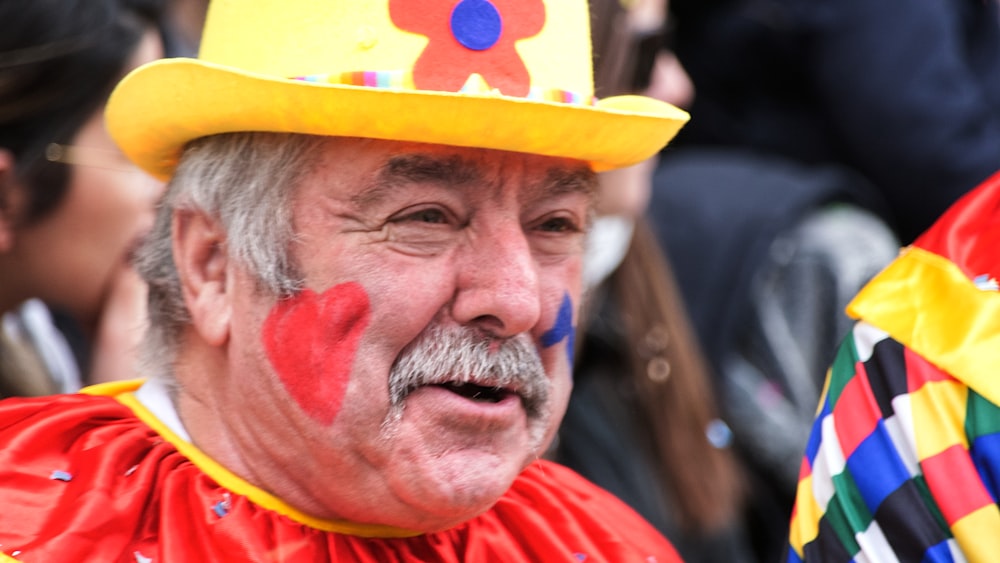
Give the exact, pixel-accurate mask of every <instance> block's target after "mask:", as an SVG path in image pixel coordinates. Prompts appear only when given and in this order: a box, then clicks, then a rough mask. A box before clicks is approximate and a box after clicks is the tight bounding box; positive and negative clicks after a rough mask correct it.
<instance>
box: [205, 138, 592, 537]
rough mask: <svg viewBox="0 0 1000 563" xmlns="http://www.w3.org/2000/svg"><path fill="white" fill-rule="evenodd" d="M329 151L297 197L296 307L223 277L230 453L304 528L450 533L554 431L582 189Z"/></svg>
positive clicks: (479, 169) (362, 150)
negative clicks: (316, 520) (236, 451)
mask: <svg viewBox="0 0 1000 563" xmlns="http://www.w3.org/2000/svg"><path fill="white" fill-rule="evenodd" d="M323 150H324V156H323V158H322V162H321V164H320V165H319V166H318V168H317V169H316V170H315V171H313V172H312V173H310V174H308V175H307V176H306V178H305V180H304V182H303V183H302V185H301V186H300V187H299V189H298V190H297V191H296V193H295V195H294V196H293V199H292V220H293V229H294V231H295V233H296V238H295V242H294V243H293V245H292V248H291V249H290V252H291V255H292V257H293V260H294V263H295V264H296V266H297V268H298V270H299V272H300V273H301V275H302V276H303V278H304V281H305V289H304V291H302V292H301V293H299V294H296V295H295V296H293V297H291V298H289V299H282V300H277V299H275V298H274V297H272V296H267V295H264V294H263V293H262V292H261V291H260V290H259V289H257V288H256V287H255V284H254V282H253V280H252V279H250V277H249V276H246V275H240V276H237V277H238V278H239V280H238V281H237V283H236V285H235V288H236V290H235V291H236V292H237V297H236V298H234V300H233V303H234V304H233V313H232V314H233V318H232V326H231V340H230V345H229V349H228V354H229V362H230V365H231V366H232V369H231V373H232V374H233V375H232V377H231V382H230V383H229V385H231V388H230V389H228V391H227V392H226V396H229V397H231V398H232V400H233V404H232V405H229V407H230V408H231V409H233V414H232V416H233V417H236V418H241V420H240V421H238V422H236V421H234V424H231V426H233V427H238V428H241V429H242V432H245V433H246V437H245V443H244V444H242V446H241V447H244V448H245V449H246V452H243V453H242V454H241V455H242V456H244V458H247V457H248V456H249V460H251V463H248V464H247V465H248V467H251V471H252V470H253V468H252V466H253V465H254V463H253V462H252V460H254V459H255V458H256V457H259V458H260V459H267V460H268V463H273V464H275V465H276V466H279V467H281V471H284V472H287V476H283V477H282V478H287V479H288V480H289V482H290V483H294V489H296V491H297V492H296V493H292V494H286V495H284V496H285V498H286V500H289V502H292V503H293V504H295V505H297V506H299V507H300V508H302V509H304V510H306V511H307V512H310V513H312V514H315V515H317V516H323V517H330V518H339V519H346V520H351V521H356V522H370V523H380V524H387V525H393V526H400V527H406V528H412V529H417V530H431V529H440V528H444V527H448V526H451V525H454V524H456V523H458V522H461V521H464V520H467V519H468V518H470V517H472V516H474V515H476V514H478V513H480V512H482V511H483V510H486V509H487V508H489V507H490V506H491V505H492V504H493V503H494V502H495V501H496V499H497V498H498V497H499V496H500V495H502V494H503V492H504V491H506V490H507V488H508V487H509V486H510V484H511V482H512V481H513V479H514V478H515V477H516V475H517V474H518V473H519V472H520V471H521V470H522V469H523V468H524V467H525V465H527V464H528V463H530V462H531V461H532V460H534V459H536V458H538V457H540V456H541V455H542V453H543V451H544V449H545V447H546V446H547V444H548V442H549V441H550V439H551V437H552V435H553V433H554V431H555V429H556V427H557V426H558V424H559V421H560V420H561V418H562V415H563V412H564V410H565V406H566V401H567V399H568V396H569V390H570V386H571V379H570V373H571V363H572V345H573V341H574V333H575V327H576V315H577V304H578V303H579V301H580V291H581V289H580V279H579V278H580V270H581V257H582V251H583V239H584V230H585V226H586V223H587V219H588V213H589V211H590V207H591V204H592V198H593V195H592V193H591V187H592V175H591V174H590V172H589V171H587V169H586V167H585V166H584V165H582V164H581V163H579V162H575V161H568V160H562V159H554V158H547V157H538V156H529V155H523V154H517V153H508V152H499V151H487V150H481V149H461V148H454V147H442V146H435V145H418V144H404V143H393V142H386V141H364V140H356V139H337V140H331V141H330V142H329V143H328V145H327V146H325V147H324V149H323ZM222 408H226V406H225V405H224V406H222ZM255 456H256V457H255ZM259 480H262V481H265V482H266V481H267V479H266V478H265V479H259ZM273 488H274V487H272V489H273ZM287 497H292V498H287Z"/></svg>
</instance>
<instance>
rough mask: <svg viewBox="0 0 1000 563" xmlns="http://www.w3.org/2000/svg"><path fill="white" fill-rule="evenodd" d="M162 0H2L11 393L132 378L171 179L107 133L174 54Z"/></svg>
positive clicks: (2, 208)
mask: <svg viewBox="0 0 1000 563" xmlns="http://www.w3.org/2000/svg"><path fill="white" fill-rule="evenodd" d="M162 12H163V7H162V2H161V1H159V0H32V1H31V2H23V1H19V0H0V314H3V326H2V330H0V396H5V395H38V394H45V393H52V392H68V391H75V390H76V389H78V388H79V387H80V386H81V385H82V384H87V383H93V382H97V381H104V380H110V379H119V378H124V377H130V376H131V375H130V374H131V371H132V368H133V366H132V365H131V358H132V357H134V354H133V351H132V348H134V345H135V343H137V342H138V337H139V335H140V334H141V328H142V323H143V318H144V315H145V287H144V286H143V285H142V283H141V282H140V281H139V279H138V277H137V276H136V275H135V273H134V272H133V271H132V269H131V267H130V265H129V255H130V252H131V249H132V248H133V246H134V245H135V244H136V242H137V240H138V238H139V237H140V236H141V235H142V233H143V232H144V230H145V229H146V228H147V226H148V225H149V224H150V222H151V218H152V217H151V216H152V209H153V204H154V201H155V199H156V198H157V197H158V196H159V194H160V192H161V190H162V186H161V185H160V183H159V182H157V181H155V180H153V179H152V178H150V177H148V176H146V175H145V174H143V173H142V172H140V171H139V170H138V169H136V168H134V167H133V166H132V165H131V164H130V163H129V162H128V161H127V160H126V159H125V157H124V156H123V155H122V154H121V153H120V152H119V150H118V149H117V147H116V146H115V145H114V143H113V142H112V141H111V139H110V137H109V136H108V134H107V132H106V131H105V129H104V121H103V110H104V104H105V101H106V100H107V98H108V95H109V94H110V92H111V89H112V88H113V87H114V85H115V84H116V83H117V82H118V81H119V80H120V79H121V78H122V76H123V75H124V74H125V73H127V72H128V71H129V70H131V69H133V68H135V67H136V66H138V65H140V64H143V63H145V62H148V61H151V60H154V59H157V58H160V57H162V56H163V55H164V37H165V36H166V34H165V33H164V30H163V25H162V22H163V16H162Z"/></svg>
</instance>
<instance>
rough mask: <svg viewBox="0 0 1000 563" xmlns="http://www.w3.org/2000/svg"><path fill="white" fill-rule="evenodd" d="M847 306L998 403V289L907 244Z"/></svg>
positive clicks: (999, 331)
mask: <svg viewBox="0 0 1000 563" xmlns="http://www.w3.org/2000/svg"><path fill="white" fill-rule="evenodd" d="M847 312H848V314H850V315H851V316H852V317H855V318H860V319H864V320H865V321H867V322H868V323H870V324H872V325H874V326H876V327H878V328H879V329H882V330H884V331H886V332H887V333H889V334H890V335H892V337H893V338H894V339H896V340H897V341H899V342H901V343H902V344H903V345H905V346H907V347H909V348H910V349H912V350H913V351H915V352H916V353H917V354H919V355H921V356H922V357H924V358H925V359H927V360H928V361H929V362H931V363H932V364H934V365H935V366H937V367H938V368H941V369H942V370H944V371H946V372H948V373H949V374H951V375H952V376H954V377H955V378H956V379H958V380H959V381H961V382H962V383H965V384H966V385H968V386H969V387H970V388H972V389H974V390H975V391H976V392H977V393H979V394H981V395H983V396H984V397H986V398H987V399H988V400H989V401H991V402H993V403H996V404H1000V378H998V377H997V376H996V366H1000V293H998V292H996V291H985V290H981V289H979V288H978V287H976V286H975V284H973V283H972V281H971V280H969V279H968V278H967V277H966V276H965V274H964V273H963V272H962V271H961V270H960V269H959V268H958V267H957V266H955V264H953V263H952V262H950V261H949V260H947V259H945V258H943V257H941V256H938V255H936V254H933V253H931V252H928V251H926V250H923V249H920V248H917V247H908V248H907V249H905V250H904V253H903V254H902V255H901V256H900V257H899V258H897V259H896V260H895V261H894V262H893V263H892V264H890V265H889V266H888V267H887V268H886V269H885V270H884V271H883V272H882V273H880V274H879V275H878V276H877V277H876V278H875V279H874V280H872V282H871V283H869V284H868V285H867V286H865V288H864V289H862V290H861V292H860V293H858V295H857V296H856V297H855V299H854V301H852V302H851V304H850V305H848V307H847Z"/></svg>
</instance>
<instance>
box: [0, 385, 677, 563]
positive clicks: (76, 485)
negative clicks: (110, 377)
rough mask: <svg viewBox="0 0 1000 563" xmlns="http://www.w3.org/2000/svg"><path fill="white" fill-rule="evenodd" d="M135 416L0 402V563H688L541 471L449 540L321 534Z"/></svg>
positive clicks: (586, 490)
mask: <svg viewBox="0 0 1000 563" xmlns="http://www.w3.org/2000/svg"><path fill="white" fill-rule="evenodd" d="M135 409H136V407H134V406H132V407H131V408H130V406H127V404H123V403H122V402H120V401H119V400H116V398H115V397H107V396H91V395H83V394H81V395H59V396H54V397H45V398H37V399H8V400H6V401H3V402H0V561H10V560H14V561H21V562H36V561H37V562H41V561H44V562H51V561H74V562H76V561H101V562H129V563H145V562H150V563H161V562H163V563H165V562H191V561H199V562H216V561H240V562H243V561H252V562H284V561H288V562H293V561H294V562H296V563H302V562H328V561H359V562H369V561H370V562H380V563H384V562H393V561H441V562H458V561H470V562H481V561H503V562H511V561H532V562H536V561H545V562H548V561H572V562H578V561H585V562H600V561H609V562H616V563H617V562H630V561H638V562H643V563H654V562H655V563H671V562H675V561H680V559H679V558H678V557H677V555H676V553H675V552H674V550H673V548H672V547H671V546H670V544H669V543H668V542H667V540H665V539H664V538H663V537H662V536H660V535H659V534H658V533H657V532H656V531H655V530H654V529H653V528H652V527H651V526H650V525H649V524H647V523H646V522H645V521H644V520H642V519H641V518H640V517H639V516H638V515H637V514H636V513H635V512H633V511H632V510H631V509H630V508H628V507H627V506H626V505H625V504H623V503H622V502H620V501H618V500H617V499H616V498H614V497H613V496H612V495H610V494H609V493H607V492H605V491H603V490H601V489H599V488H597V487H596V486H594V485H592V484H591V483H589V482H587V481H586V480H584V479H583V478H582V477H580V476H579V475H577V474H576V473H573V472H572V471H570V470H569V469H566V468H564V467H561V466H559V465H556V464H553V463H549V462H546V461H538V462H535V463H533V464H532V465H531V466H529V467H528V468H527V469H526V470H525V471H524V472H523V473H522V474H521V475H520V476H519V477H518V479H517V480H516V481H515V483H514V485H513V486H512V487H511V489H510V490H509V491H508V492H507V494H505V495H504V496H503V497H502V498H501V499H500V500H499V502H497V504H496V505H495V506H494V507H493V508H491V509H490V510H489V511H487V512H486V513H484V514H482V515H480V516H478V517H476V518H474V519H472V520H470V521H468V522H466V523H464V524H462V525H460V526H457V527H455V528H452V529H450V530H447V531H444V532H438V533H430V534H416V535H410V536H408V537H364V536H371V535H376V534H378V533H379V530H389V529H384V528H379V527H377V526H371V527H369V531H370V532H371V533H360V534H358V533H356V532H357V530H358V529H361V530H364V529H365V526H364V525H359V524H350V523H344V526H343V527H342V528H339V529H338V525H337V524H336V523H328V524H329V525H328V526H320V527H316V526H312V525H309V524H308V523H303V522H300V521H297V520H296V519H294V518H292V517H290V516H288V515H286V514H283V513H280V512H278V511H275V510H272V509H270V508H266V507H263V506H260V505H258V504H256V503H254V502H253V501H251V500H250V499H249V498H247V496H246V495H244V494H238V493H236V492H234V491H232V490H230V489H227V488H225V487H223V486H222V485H220V484H219V483H218V482H217V481H216V480H214V479H213V478H212V477H210V476H209V475H207V474H206V472H205V471H203V470H202V468H200V467H199V466H198V465H196V464H195V462H193V461H192V460H191V459H189V458H188V457H186V456H185V455H183V454H181V453H180V452H179V451H178V448H177V447H176V446H175V445H174V444H173V443H171V441H170V439H176V438H174V437H172V436H165V435H161V434H160V433H158V432H157V431H156V430H154V428H153V427H151V426H150V425H149V424H147V423H146V422H144V421H143V420H142V419H140V417H139V416H137V412H134V411H135ZM147 414H148V411H147ZM168 438H170V439H168ZM202 455H203V454H202ZM237 479H238V478H237ZM264 494H266V493H264ZM320 528H324V529H320ZM396 532H402V531H399V530H397V531H396ZM382 535H395V536H400V535H403V534H401V533H389V532H388V531H386V533H385V534H382Z"/></svg>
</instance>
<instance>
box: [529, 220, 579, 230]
mask: <svg viewBox="0 0 1000 563" xmlns="http://www.w3.org/2000/svg"><path fill="white" fill-rule="evenodd" d="M539 229H540V230H542V231H545V232H549V233H575V232H578V231H579V230H580V229H579V228H578V227H577V226H576V223H574V222H573V221H571V220H570V219H568V218H566V217H552V218H551V219H547V220H545V221H544V222H543V223H542V224H541V225H539Z"/></svg>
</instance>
